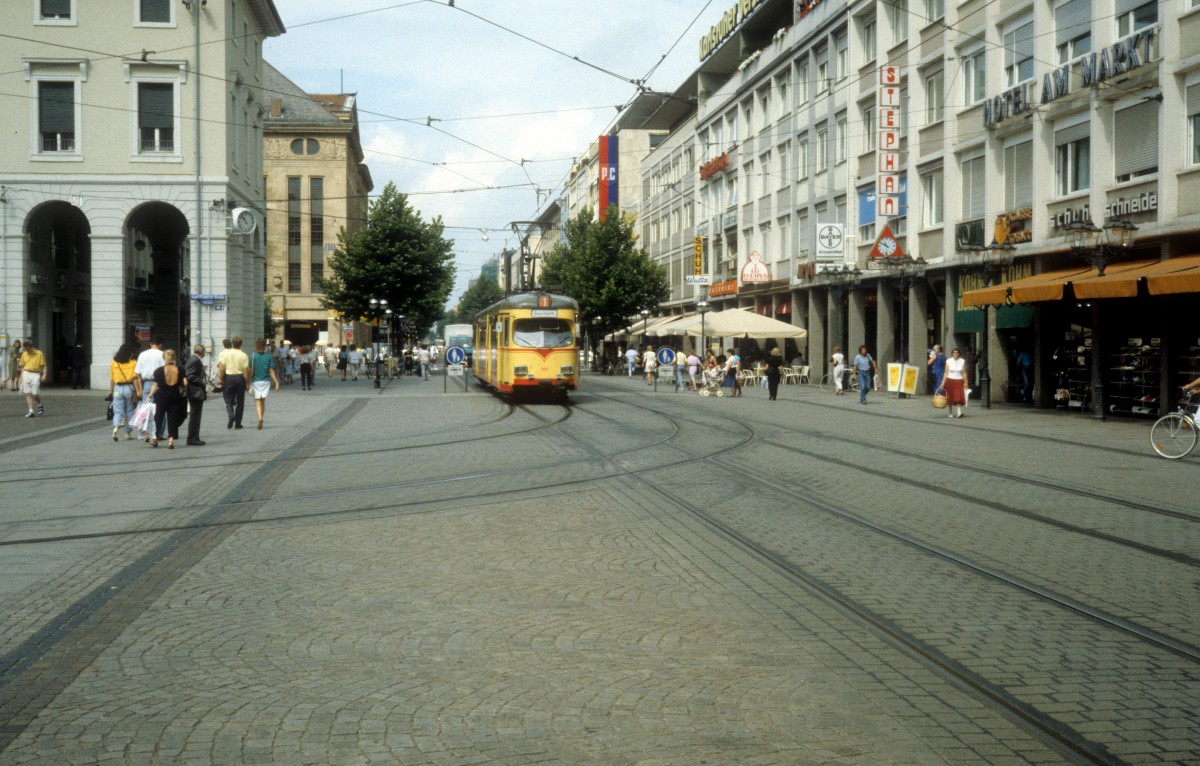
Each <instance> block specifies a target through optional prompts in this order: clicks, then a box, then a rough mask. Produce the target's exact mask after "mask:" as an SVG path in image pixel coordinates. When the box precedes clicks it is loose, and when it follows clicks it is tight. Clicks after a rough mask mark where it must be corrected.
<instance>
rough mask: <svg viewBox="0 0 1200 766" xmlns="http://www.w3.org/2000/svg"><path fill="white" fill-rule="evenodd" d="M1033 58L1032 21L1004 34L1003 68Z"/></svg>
mask: <svg viewBox="0 0 1200 766" xmlns="http://www.w3.org/2000/svg"><path fill="white" fill-rule="evenodd" d="M1031 58H1033V22H1032V21H1030V22H1029V23H1027V24H1022V25H1021V26H1019V27H1017V28H1016V29H1014V30H1012V31H1011V32H1009V33H1008V34H1006V35H1005V36H1004V68H1005V69H1008V68H1009V67H1010V66H1012V65H1013V64H1015V63H1017V62H1018V61H1024V60H1025V59H1031Z"/></svg>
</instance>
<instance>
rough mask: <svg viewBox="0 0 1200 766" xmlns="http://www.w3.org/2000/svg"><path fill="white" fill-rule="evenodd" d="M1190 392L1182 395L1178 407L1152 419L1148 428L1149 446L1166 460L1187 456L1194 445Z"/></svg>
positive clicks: (1193, 419) (1194, 417) (1195, 435)
mask: <svg viewBox="0 0 1200 766" xmlns="http://www.w3.org/2000/svg"><path fill="white" fill-rule="evenodd" d="M1191 406H1192V392H1191V391H1189V392H1187V393H1186V394H1184V396H1183V401H1181V402H1180V403H1179V409H1178V410H1176V411H1175V412H1170V413H1167V414H1166V415H1163V416H1162V417H1161V418H1159V419H1158V420H1156V421H1154V426H1153V427H1152V428H1151V429H1150V446H1151V447H1153V448H1154V451H1155V452H1157V453H1158V454H1159V455H1161V456H1162V457H1165V458H1167V459H1168V460H1178V459H1179V458H1181V457H1187V455H1188V453H1190V452H1191V451H1192V449H1193V448H1194V447H1195V446H1196V440H1197V434H1196V415H1195V413H1194V412H1193V411H1192V410H1191V409H1190V407H1191Z"/></svg>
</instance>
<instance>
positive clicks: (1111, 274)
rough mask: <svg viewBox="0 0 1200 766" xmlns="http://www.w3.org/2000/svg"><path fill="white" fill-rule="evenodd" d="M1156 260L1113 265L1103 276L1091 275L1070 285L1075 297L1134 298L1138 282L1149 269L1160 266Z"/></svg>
mask: <svg viewBox="0 0 1200 766" xmlns="http://www.w3.org/2000/svg"><path fill="white" fill-rule="evenodd" d="M1162 263H1163V262H1162V261H1159V260H1158V259H1157V258H1156V259H1154V260H1147V261H1126V262H1123V263H1114V264H1111V265H1109V266H1108V268H1106V269H1105V270H1104V276H1102V277H1101V276H1098V275H1096V274H1093V275H1091V276H1089V277H1080V278H1079V279H1076V280H1075V281H1073V282H1072V283H1071V286H1072V287H1073V288H1074V290H1075V297H1076V298H1080V299H1091V298H1136V297H1137V294H1138V281H1139V280H1140V279H1142V277H1143V276H1145V274H1146V271H1147V270H1148V269H1150V268H1153V267H1156V266H1159V265H1161V264H1162Z"/></svg>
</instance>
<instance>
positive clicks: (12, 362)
mask: <svg viewBox="0 0 1200 766" xmlns="http://www.w3.org/2000/svg"><path fill="white" fill-rule="evenodd" d="M4 384H5V385H7V386H8V390H9V391H16V390H18V389H20V387H21V341H19V340H14V341H13V344H12V348H10V349H8V375H6V376H5V378H4Z"/></svg>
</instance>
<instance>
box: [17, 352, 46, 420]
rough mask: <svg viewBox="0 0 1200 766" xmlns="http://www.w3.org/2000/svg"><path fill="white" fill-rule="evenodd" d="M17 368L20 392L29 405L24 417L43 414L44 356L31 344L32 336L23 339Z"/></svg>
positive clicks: (44, 410) (44, 412) (44, 411)
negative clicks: (19, 375) (19, 373)
mask: <svg viewBox="0 0 1200 766" xmlns="http://www.w3.org/2000/svg"><path fill="white" fill-rule="evenodd" d="M17 368H18V369H20V371H21V393H23V394H25V403H26V404H27V405H29V412H28V414H26V415H25V417H27V418H32V417H34V416H35V415H45V414H46V408H45V407H44V406H43V405H42V384H43V383H45V382H46V357H45V356H43V355H42V352H41V351H39V350H38V348H37V346H35V345H34V344H33V338H26V339H25V343H24V344H23V346H22V349H21V356H20V357H19V358H18V359H17Z"/></svg>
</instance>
